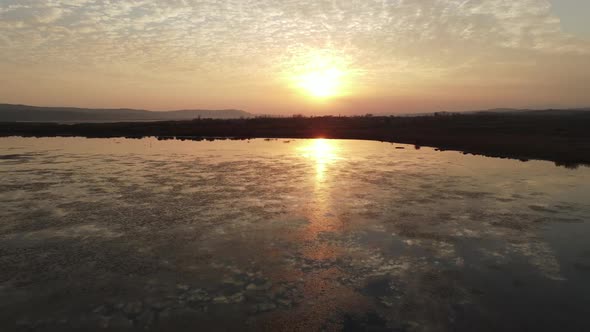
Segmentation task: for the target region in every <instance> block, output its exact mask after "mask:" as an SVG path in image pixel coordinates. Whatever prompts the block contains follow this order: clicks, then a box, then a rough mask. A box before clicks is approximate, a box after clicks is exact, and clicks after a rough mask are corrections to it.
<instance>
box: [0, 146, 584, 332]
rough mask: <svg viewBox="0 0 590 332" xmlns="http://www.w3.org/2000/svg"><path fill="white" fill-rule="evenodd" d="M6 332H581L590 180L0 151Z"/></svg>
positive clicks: (98, 150)
mask: <svg viewBox="0 0 590 332" xmlns="http://www.w3.org/2000/svg"><path fill="white" fill-rule="evenodd" d="M0 177H1V179H2V181H1V183H0V204H1V207H2V209H0V266H1V267H2V269H0V325H1V326H3V327H4V329H6V330H12V329H22V330H39V331H47V330H55V331H64V330H70V329H80V328H83V329H86V330H93V329H97V330H99V329H102V328H111V329H121V330H126V329H129V330H130V329H136V328H139V329H152V330H195V329H196V328H199V329H200V330H256V331H260V330H301V331H314V330H328V331H331V330H335V331H339V330H349V331H352V330H373V331H390V330H391V331H473V330H478V331H499V330H503V331H522V330H530V331H555V330H570V331H576V330H578V331H582V330H587V328H588V324H587V319H586V317H588V315H589V314H590V285H589V284H588V283H587V280H588V278H590V245H589V244H588V241H587V239H588V238H590V227H589V225H588V221H589V219H590V218H589V217H590V205H589V203H588V197H590V181H589V179H590V169H589V168H584V167H582V168H579V169H577V170H570V169H566V168H563V167H555V166H554V164H553V163H549V162H542V161H530V162H526V163H525V162H520V161H515V160H504V159H495V158H485V157H478V156H465V155H462V154H460V153H457V152H436V151H434V150H432V149H429V148H422V149H419V150H416V149H415V148H414V147H413V146H407V145H400V144H390V143H379V142H368V141H342V140H249V141H229V140H222V141H214V142H193V141H158V140H156V139H141V140H125V139H83V138H44V139H35V138H1V139H0Z"/></svg>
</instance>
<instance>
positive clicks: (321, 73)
mask: <svg viewBox="0 0 590 332" xmlns="http://www.w3.org/2000/svg"><path fill="white" fill-rule="evenodd" d="M339 62H341V61H338V59H336V58H335V57H333V56H330V55H326V54H322V55H314V56H310V57H309V58H307V60H306V63H305V64H304V65H303V66H301V68H299V70H298V72H297V73H296V74H295V75H294V76H295V77H294V79H295V84H296V86H297V88H298V89H300V90H301V91H303V92H304V93H305V94H306V95H308V96H310V97H313V98H316V99H327V98H330V97H335V96H338V95H342V94H343V92H344V80H345V76H346V72H345V70H344V69H343V68H342V64H341V63H339Z"/></svg>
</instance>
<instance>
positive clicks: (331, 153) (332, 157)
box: [301, 138, 340, 182]
mask: <svg viewBox="0 0 590 332" xmlns="http://www.w3.org/2000/svg"><path fill="white" fill-rule="evenodd" d="M301 150H302V151H303V156H304V157H305V158H309V159H311V160H313V161H315V168H316V181H317V182H323V181H324V180H325V178H326V173H327V166H328V164H331V163H333V162H334V161H336V160H338V159H340V158H339V156H338V147H337V145H336V143H335V141H332V140H327V139H323V138H317V139H314V140H312V141H310V143H309V144H307V145H305V146H303V147H302V148H301Z"/></svg>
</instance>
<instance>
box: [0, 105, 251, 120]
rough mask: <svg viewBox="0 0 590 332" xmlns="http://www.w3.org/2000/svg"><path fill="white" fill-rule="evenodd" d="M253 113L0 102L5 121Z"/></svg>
mask: <svg viewBox="0 0 590 332" xmlns="http://www.w3.org/2000/svg"><path fill="white" fill-rule="evenodd" d="M253 116H254V115H253V114H251V113H248V112H246V111H242V110H237V109H221V110H207V109H195V110H190V109H183V110H170V111H149V110H143V109H133V108H82V107H43V106H31V105H23V104H2V103H0V121H5V122H23V121H28V122H84V121H160V120H161V121H166V120H192V119H196V118H210V119H239V118H250V117H253Z"/></svg>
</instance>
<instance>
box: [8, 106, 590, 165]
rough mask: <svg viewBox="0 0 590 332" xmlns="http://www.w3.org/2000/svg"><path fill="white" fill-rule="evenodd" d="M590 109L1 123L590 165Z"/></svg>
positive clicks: (90, 133) (55, 131)
mask: <svg viewBox="0 0 590 332" xmlns="http://www.w3.org/2000/svg"><path fill="white" fill-rule="evenodd" d="M588 128H590V112H564V114H559V113H558V112H543V111H539V112H526V113H522V114H505V113H478V114H453V115H442V116H420V117H377V116H363V117H290V118H254V119H232V120H214V119H195V120H191V121H163V122H120V123H80V124H56V123H8V122H4V123H0V137H2V136H4V137H6V136H23V137H57V136H61V137H63V136H79V137H88V138H95V137H102V138H108V137H127V138H141V137H149V136H153V137H158V138H161V139H193V140H203V139H227V138H231V139H251V138H286V139H289V138H319V137H322V138H334V139H362V140H377V141H386V142H396V143H405V144H413V145H415V146H416V147H417V148H419V147H421V146H429V147H434V148H438V149H440V150H456V151H461V152H464V153H471V154H478V155H485V156H491V157H502V158H515V159H520V160H523V161H526V160H529V159H539V160H548V161H553V162H555V163H556V164H558V165H563V166H566V167H576V166H577V165H580V164H590V131H589V130H588Z"/></svg>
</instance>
